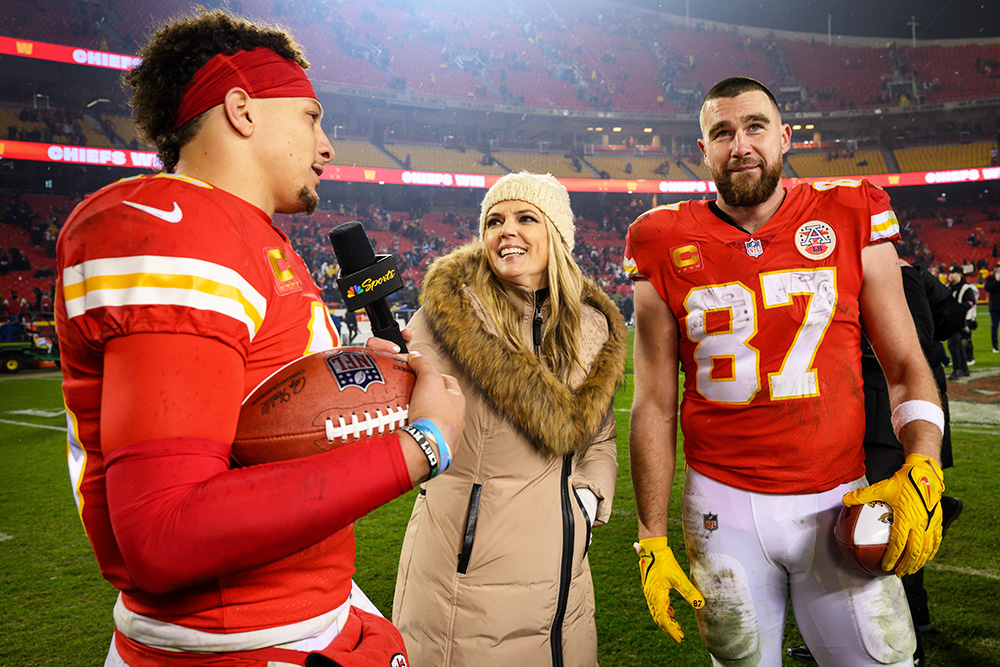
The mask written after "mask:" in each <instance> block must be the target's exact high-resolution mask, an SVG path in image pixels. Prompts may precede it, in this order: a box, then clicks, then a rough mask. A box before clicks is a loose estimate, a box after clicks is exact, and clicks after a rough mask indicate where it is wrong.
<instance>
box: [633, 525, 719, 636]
mask: <svg viewBox="0 0 1000 667" xmlns="http://www.w3.org/2000/svg"><path fill="white" fill-rule="evenodd" d="M635 550H636V552H637V553H638V554H639V576H640V577H641V578H642V592H643V594H644V595H645V596H646V604H647V605H648V606H649V613H650V614H651V615H652V616H653V620H654V621H656V624H657V625H659V626H660V628H661V629H662V630H663V631H664V632H666V633H667V635H669V636H670V638H671V639H673V640H674V641H675V642H678V643H680V641H681V640H682V639H684V632H683V631H682V630H681V626H680V624H679V623H678V622H677V621H676V620H674V608H673V606H671V604H670V591H671V589H676V590H677V592H678V593H680V594H681V595H682V596H683V597H684V599H685V600H687V601H688V603H689V604H690V605H691V606H692V607H694V608H695V609H701V608H702V607H704V606H705V598H704V597H702V595H701V593H699V592H698V589H697V588H695V587H694V584H692V583H691V580H690V579H688V577H687V575H686V574H684V570H682V569H681V566H680V565H679V564H678V563H677V559H676V558H674V553H673V551H671V549H670V547H669V546H667V538H666V537H650V538H647V539H645V540H639V542H638V543H636V544H635Z"/></svg>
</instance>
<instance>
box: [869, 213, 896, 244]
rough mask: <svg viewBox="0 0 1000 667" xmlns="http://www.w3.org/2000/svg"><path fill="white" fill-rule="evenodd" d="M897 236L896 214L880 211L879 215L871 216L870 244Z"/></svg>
mask: <svg viewBox="0 0 1000 667" xmlns="http://www.w3.org/2000/svg"><path fill="white" fill-rule="evenodd" d="M898 235H899V221H898V220H896V214H895V213H894V212H892V211H891V210H889V211H882V212H881V213H876V214H875V215H873V216H872V236H871V241H872V243H874V242H876V241H882V240H885V239H891V238H892V237H894V236H898Z"/></svg>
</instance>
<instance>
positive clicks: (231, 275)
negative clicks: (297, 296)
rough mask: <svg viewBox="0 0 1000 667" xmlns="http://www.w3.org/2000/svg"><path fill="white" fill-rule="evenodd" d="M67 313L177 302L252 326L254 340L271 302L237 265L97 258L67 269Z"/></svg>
mask: <svg viewBox="0 0 1000 667" xmlns="http://www.w3.org/2000/svg"><path fill="white" fill-rule="evenodd" d="M63 295H64V298H65V302H66V314H67V316H68V317H69V318H74V317H78V316H80V315H83V314H85V313H86V312H87V311H88V310H92V309H94V308H106V307H118V308H121V307H126V306H150V305H173V306H184V307H188V308H194V309H197V310H208V311H213V312H216V313H219V314H221V315H225V316H227V317H231V318H233V319H235V320H237V321H239V322H241V323H243V324H244V325H246V327H247V332H248V333H249V335H250V339H251V340H253V338H254V336H255V335H256V334H257V331H258V330H259V329H260V326H261V323H262V322H263V321H264V315H265V312H266V311H267V300H266V299H265V298H264V296H262V295H261V294H260V292H258V291H257V290H256V289H255V288H254V286H253V285H251V284H250V283H249V282H247V280H246V279H245V278H243V276H241V275H240V274H239V273H237V272H236V271H234V270H233V269H231V268H229V267H226V266H222V265H219V264H214V263H212V262H206V261H204V260H200V259H192V258H188V257H164V256H158V255H139V256H135V257H113V258H107V259H93V260H89V261H86V262H82V263H80V264H76V265H74V266H70V267H67V268H66V269H64V270H63Z"/></svg>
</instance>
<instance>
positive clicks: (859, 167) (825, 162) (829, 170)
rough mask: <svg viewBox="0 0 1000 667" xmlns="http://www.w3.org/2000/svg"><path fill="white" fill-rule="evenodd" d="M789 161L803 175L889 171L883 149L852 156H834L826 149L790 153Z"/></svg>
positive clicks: (865, 174) (851, 174)
mask: <svg viewBox="0 0 1000 667" xmlns="http://www.w3.org/2000/svg"><path fill="white" fill-rule="evenodd" d="M788 162H789V164H791V166H792V169H794V170H795V173H796V174H798V175H799V176H802V177H808V176H831V177H836V178H844V177H851V176H867V175H870V174H885V173H887V172H888V171H889V169H888V168H887V167H886V164H885V158H884V157H882V152H881V151H874V150H873V151H856V152H854V153H853V154H852V155H851V156H850V157H846V156H845V157H839V156H834V155H833V154H832V153H828V152H826V151H818V152H810V153H790V154H789V155H788Z"/></svg>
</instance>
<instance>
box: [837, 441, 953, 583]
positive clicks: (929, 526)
mask: <svg viewBox="0 0 1000 667" xmlns="http://www.w3.org/2000/svg"><path fill="white" fill-rule="evenodd" d="M942 493H944V473H942V472H941V467H940V466H939V465H938V464H937V461H935V460H934V459H932V458H930V457H927V456H923V455H922V454H910V455H909V456H907V457H906V461H905V462H904V463H903V467H902V468H900V469H899V470H897V471H896V473H895V474H894V475H893V476H892V477H890V478H889V479H886V480H882V481H881V482H878V483H876V484H872V485H871V486H866V487H864V488H861V489H856V490H854V491H851V492H850V493H848V494H846V495H845V496H844V505H846V506H847V507H852V506H854V505H861V504H864V503H867V502H871V501H873V500H881V501H884V502H886V503H888V504H889V506H890V507H891V508H892V511H893V521H892V532H891V533H890V534H889V545H888V547H887V548H886V550H885V556H884V557H883V558H882V569H883V570H885V571H886V572H891V571H893V570H895V572H896V574H897V575H899V576H903V575H904V574H913V573H914V572H916V571H917V570H919V569H920V568H922V567H923V566H924V564H925V563H926V562H927V561H929V560H930V559H931V558H933V557H934V554H935V553H937V550H938V546H940V545H941V494H942Z"/></svg>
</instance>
